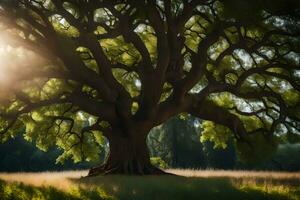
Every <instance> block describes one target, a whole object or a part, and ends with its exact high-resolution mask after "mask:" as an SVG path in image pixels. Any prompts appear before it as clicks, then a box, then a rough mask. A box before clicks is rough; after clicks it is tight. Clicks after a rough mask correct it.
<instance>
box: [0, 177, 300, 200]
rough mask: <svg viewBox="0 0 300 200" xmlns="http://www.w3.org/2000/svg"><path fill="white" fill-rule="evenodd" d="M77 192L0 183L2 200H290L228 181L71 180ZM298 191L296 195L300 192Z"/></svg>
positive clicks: (99, 178) (146, 178) (164, 179)
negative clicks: (240, 187) (241, 187)
mask: <svg viewBox="0 0 300 200" xmlns="http://www.w3.org/2000/svg"><path fill="white" fill-rule="evenodd" d="M70 180H71V181H72V182H73V183H74V188H68V190H67V191H61V190H58V189H56V188H53V187H34V186H29V185H24V184H22V183H6V182H4V181H1V180H0V199H1V200H29V199H38V200H65V199H66V200H79V199H85V200H101V199H120V200H135V199H139V200H148V199H149V200H150V199H151V200H179V199H184V200H185V199H186V200H191V199H192V200H194V199H197V200H198V199H200V200H227V199H228V200H229V199H230V200H238V199H241V200H288V199H291V198H289V197H287V196H285V195H283V194H280V193H279V192H278V193H273V194H268V193H265V192H263V191H260V190H258V189H243V190H241V189H239V188H237V187H235V186H234V185H233V184H232V182H231V181H230V179H228V178H186V177H176V176H147V177H136V176H117V175H115V176H99V177H91V178H81V179H70ZM299 191H300V190H297V191H295V192H299Z"/></svg>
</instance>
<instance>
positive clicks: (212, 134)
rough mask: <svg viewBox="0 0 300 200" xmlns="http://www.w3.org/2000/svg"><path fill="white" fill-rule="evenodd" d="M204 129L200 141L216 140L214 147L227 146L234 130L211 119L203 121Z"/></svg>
mask: <svg viewBox="0 0 300 200" xmlns="http://www.w3.org/2000/svg"><path fill="white" fill-rule="evenodd" d="M202 128H203V131H202V132H201V136H200V141H201V142H202V143H203V142H206V141H210V142H214V148H223V149H225V148H226V147H227V142H228V140H229V139H230V138H231V137H232V132H231V130H230V129H229V128H227V127H225V126H222V125H218V124H215V123H214V122H211V121H204V122H203V123H202Z"/></svg>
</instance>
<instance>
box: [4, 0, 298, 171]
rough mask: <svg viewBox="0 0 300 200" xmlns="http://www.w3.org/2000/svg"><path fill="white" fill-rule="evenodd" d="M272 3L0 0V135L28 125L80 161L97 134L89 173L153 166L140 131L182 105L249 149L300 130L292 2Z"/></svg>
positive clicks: (33, 134)
mask: <svg viewBox="0 0 300 200" xmlns="http://www.w3.org/2000/svg"><path fill="white" fill-rule="evenodd" d="M253 2H254V3H253ZM274 2H276V3H274ZM274 2H273V1H272V2H271V3H270V1H234V0H226V1H217V0H123V1H121V0H68V1H67V0H1V1H0V20H1V21H0V23H1V27H0V28H1V33H0V38H1V39H0V40H1V44H2V46H3V47H2V48H1V52H2V53H1V55H2V56H1V58H2V60H3V62H2V64H1V69H0V70H1V74H0V76H1V80H0V83H1V85H0V96H1V111H0V112H1V113H0V117H1V121H0V125H1V128H2V129H1V132H0V135H1V138H2V140H3V141H5V140H7V139H9V138H10V137H12V136H13V135H14V134H16V132H17V131H16V130H18V129H20V128H21V127H25V129H26V131H25V132H26V133H25V134H24V135H25V137H26V138H27V139H28V140H34V141H35V142H36V143H37V145H38V146H39V147H40V148H44V149H46V148H47V147H48V146H50V145H58V146H59V147H61V148H63V149H64V154H63V155H62V156H61V157H60V158H59V159H64V158H67V157H73V158H74V159H75V160H76V159H79V160H80V159H93V158H95V157H97V156H98V154H97V152H98V151H99V147H100V146H101V145H105V142H103V136H105V138H107V140H108V141H109V149H110V152H109V155H108V157H107V160H106V162H105V164H104V165H103V166H100V167H97V168H94V169H92V170H90V175H97V174H99V173H126V174H159V173H162V171H160V170H159V169H157V168H155V167H153V166H152V165H151V163H150V158H149V153H148V149H147V145H146V137H147V135H148V132H149V130H150V129H151V128H153V127H155V126H157V125H159V124H161V123H163V122H165V121H166V120H167V119H169V118H170V117H172V116H175V115H178V114H181V113H188V114H191V115H194V116H196V117H199V118H201V119H203V120H209V121H213V122H214V123H216V124H219V125H223V126H226V127H228V128H229V129H230V130H231V132H232V133H233V135H234V137H235V138H236V140H238V141H242V142H244V143H247V144H248V145H249V148H255V145H254V144H253V142H251V139H250V138H251V136H253V135H257V134H260V135H262V136H263V137H264V138H266V139H268V138H272V135H274V134H277V135H278V134H298V133H299V128H300V127H299V125H300V124H299V118H300V115H299V114H300V113H299V111H300V110H299V108H300V107H299V105H300V96H299V89H300V87H299V86H300V85H299V84H300V82H299V62H300V61H299V49H300V44H299V43H300V38H299V33H300V32H299V31H300V28H299V27H300V24H299V3H297V2H296V1H293V0H290V1H274ZM4 61H5V62H4Z"/></svg>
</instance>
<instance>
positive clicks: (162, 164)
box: [150, 157, 169, 169]
mask: <svg viewBox="0 0 300 200" xmlns="http://www.w3.org/2000/svg"><path fill="white" fill-rule="evenodd" d="M150 161H151V164H152V165H154V166H155V167H158V168H160V169H167V168H169V166H168V164H167V163H166V162H165V161H163V160H162V159H161V158H160V157H151V158H150Z"/></svg>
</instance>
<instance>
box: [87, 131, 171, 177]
mask: <svg viewBox="0 0 300 200" xmlns="http://www.w3.org/2000/svg"><path fill="white" fill-rule="evenodd" d="M109 150H110V151H109V154H108V157H107V159H106V162H105V164H103V165H101V166H99V167H96V168H92V169H91V170H90V171H89V174H88V176H96V175H100V174H130V175H150V174H166V173H165V172H164V171H162V170H160V169H158V168H156V167H155V166H153V165H152V164H151V162H150V155H149V151H148V148H147V144H146V137H145V136H143V137H141V136H140V137H122V136H119V135H114V136H113V137H110V138H109Z"/></svg>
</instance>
